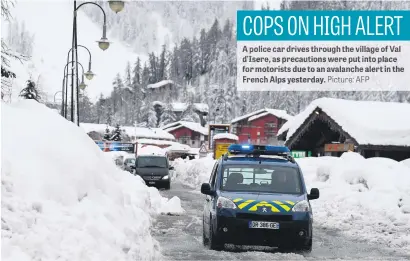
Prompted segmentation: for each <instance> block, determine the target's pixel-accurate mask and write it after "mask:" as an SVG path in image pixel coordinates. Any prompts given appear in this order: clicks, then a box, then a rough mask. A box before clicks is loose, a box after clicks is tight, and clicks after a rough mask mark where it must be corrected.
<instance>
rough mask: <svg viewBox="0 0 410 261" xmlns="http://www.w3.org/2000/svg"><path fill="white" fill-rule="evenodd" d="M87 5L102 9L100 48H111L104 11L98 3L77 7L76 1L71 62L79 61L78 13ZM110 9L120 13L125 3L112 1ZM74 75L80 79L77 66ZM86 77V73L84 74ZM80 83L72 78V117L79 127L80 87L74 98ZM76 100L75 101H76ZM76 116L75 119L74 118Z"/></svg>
mask: <svg viewBox="0 0 410 261" xmlns="http://www.w3.org/2000/svg"><path fill="white" fill-rule="evenodd" d="M86 4H92V5H95V6H97V7H98V8H100V9H101V11H102V12H103V15H104V24H103V35H102V37H101V39H100V40H99V41H97V42H98V46H99V47H100V49H101V50H103V51H105V50H107V49H108V47H109V46H110V42H109V41H108V39H107V17H106V14H105V12H104V9H103V8H102V7H101V6H100V5H99V4H97V3H94V2H84V3H82V4H80V5H79V6H77V1H76V0H74V16H73V38H72V49H73V50H72V58H71V60H72V61H74V62H77V61H78V52H77V49H78V43H77V40H78V37H77V11H78V9H80V7H81V6H83V5H86ZM109 4H110V8H111V9H112V10H113V11H114V12H116V13H118V12H120V11H121V10H122V9H123V8H124V3H123V1H110V3H109ZM72 74H73V75H75V77H76V78H77V79H78V66H77V64H75V68H72ZM83 75H84V73H83ZM86 77H87V79H92V77H93V74H91V73H89V72H87V74H86ZM75 82H78V80H74V76H72V77H71V115H72V121H73V122H75V123H77V125H78V126H80V112H79V109H78V100H79V88H80V86H79V85H78V84H76V86H75V87H76V88H75V92H76V97H74V83H75ZM80 85H81V87H84V85H82V84H80ZM74 98H75V101H74ZM73 116H74V117H73Z"/></svg>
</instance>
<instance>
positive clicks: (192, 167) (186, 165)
mask: <svg viewBox="0 0 410 261" xmlns="http://www.w3.org/2000/svg"><path fill="white" fill-rule="evenodd" d="M214 164H215V160H214V159H213V158H212V157H210V156H209V157H206V158H201V159H193V160H187V159H185V160H184V159H175V161H174V163H173V166H174V167H175V173H176V174H175V179H176V180H177V181H179V182H181V183H182V184H184V185H187V186H189V187H191V188H193V189H200V188H201V185H202V183H206V182H209V177H210V176H211V172H212V168H213V167H214Z"/></svg>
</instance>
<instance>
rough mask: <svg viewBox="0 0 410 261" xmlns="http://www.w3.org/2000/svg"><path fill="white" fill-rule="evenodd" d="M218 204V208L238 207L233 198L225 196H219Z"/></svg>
mask: <svg viewBox="0 0 410 261" xmlns="http://www.w3.org/2000/svg"><path fill="white" fill-rule="evenodd" d="M216 205H217V207H218V208H230V209H236V205H235V203H233V201H232V200H230V199H227V198H224V197H219V198H218V201H217V202H216Z"/></svg>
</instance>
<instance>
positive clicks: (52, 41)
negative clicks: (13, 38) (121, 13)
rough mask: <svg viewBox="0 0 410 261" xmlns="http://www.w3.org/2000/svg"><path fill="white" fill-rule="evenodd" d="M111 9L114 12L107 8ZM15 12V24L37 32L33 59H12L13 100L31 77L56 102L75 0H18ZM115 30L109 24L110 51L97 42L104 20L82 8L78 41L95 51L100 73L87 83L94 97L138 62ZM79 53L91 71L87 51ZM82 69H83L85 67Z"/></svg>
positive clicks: (94, 65) (95, 69) (94, 60)
mask: <svg viewBox="0 0 410 261" xmlns="http://www.w3.org/2000/svg"><path fill="white" fill-rule="evenodd" d="M108 12H112V11H111V10H107V13H108ZM11 13H12V16H13V18H14V20H13V21H12V23H16V22H17V23H18V24H22V23H23V22H24V25H25V30H26V31H28V32H29V33H30V34H31V35H34V43H33V46H32V58H31V60H30V61H27V62H25V63H24V64H23V65H22V64H21V63H20V62H18V61H15V60H12V61H11V63H12V64H11V65H12V66H11V68H12V69H13V71H14V72H15V73H16V74H17V79H15V80H14V83H13V84H14V90H13V96H14V99H13V100H15V97H16V96H17V95H18V93H19V91H20V90H21V88H22V86H24V85H25V82H26V81H27V80H28V79H29V78H30V76H31V77H32V79H33V80H34V81H35V82H38V85H39V87H40V88H41V89H42V90H43V91H44V92H47V93H48V101H50V102H52V101H53V99H54V94H55V93H56V92H57V91H60V90H61V87H62V79H63V75H64V74H63V69H64V66H65V64H66V60H67V54H68V51H69V49H70V48H71V38H72V1H68V0H65V1H27V0H24V1H17V2H16V4H15V7H14V8H12V9H11ZM113 13H114V12H113ZM8 26H9V23H8V22H3V23H2V32H3V35H2V37H5V38H7V35H4V34H7V33H8V31H9V30H8V28H9V27H8ZM111 29H112V28H110V27H109V26H108V27H107V30H108V35H107V37H108V39H109V41H111V42H113V43H112V44H111V46H110V47H109V49H108V50H106V51H102V50H101V49H99V48H98V45H97V43H96V41H97V40H99V39H101V36H102V23H100V24H96V23H93V22H92V21H91V20H90V19H89V18H88V17H87V15H86V14H85V13H84V12H83V11H81V10H80V11H79V14H78V44H80V45H84V46H86V47H87V48H88V49H89V50H90V51H91V55H92V71H93V72H94V73H95V74H96V75H97V76H96V77H94V79H93V80H92V81H87V82H86V83H87V84H88V87H87V92H88V95H89V96H90V99H92V100H95V99H96V97H97V96H98V95H99V94H100V93H103V94H104V95H108V94H109V93H110V92H111V90H112V81H113V80H114V78H115V75H116V74H117V73H118V71H124V70H125V66H126V63H127V61H130V62H132V63H134V62H135V60H136V57H137V54H136V53H134V52H132V51H131V50H130V49H129V48H127V47H125V46H124V45H123V44H121V43H120V41H119V40H117V39H115V38H113V37H112V36H111V35H112V30H111ZM9 47H10V48H13V46H9ZM14 48H16V47H14ZM78 56H79V61H80V62H81V63H82V65H83V66H84V67H85V68H84V69H85V70H87V67H88V59H89V55H88V53H87V51H86V50H85V49H83V48H80V49H79V51H78ZM142 58H143V57H142ZM121 68H123V69H121ZM79 71H80V72H81V68H79ZM57 97H58V96H57Z"/></svg>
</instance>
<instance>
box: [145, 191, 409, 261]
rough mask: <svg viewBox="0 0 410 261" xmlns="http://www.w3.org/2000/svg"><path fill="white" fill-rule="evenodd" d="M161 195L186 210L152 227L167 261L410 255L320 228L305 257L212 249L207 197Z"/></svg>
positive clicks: (394, 257)
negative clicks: (206, 230)
mask: <svg viewBox="0 0 410 261" xmlns="http://www.w3.org/2000/svg"><path fill="white" fill-rule="evenodd" d="M161 195H162V196H164V197H167V198H171V197H173V196H177V197H179V198H180V199H181V205H182V207H183V208H184V209H185V211H186V213H185V214H183V215H180V216H168V215H163V216H159V217H158V218H157V220H156V221H155V222H154V224H153V231H152V234H153V236H154V238H155V239H156V240H158V241H159V243H160V246H161V252H162V255H163V259H164V260H197V261H199V260H410V254H405V253H399V252H394V251H392V250H390V249H386V248H385V246H380V245H379V246H378V245H369V244H367V243H366V242H360V241H358V240H357V239H352V238H349V237H346V236H345V235H343V234H341V233H340V232H338V231H336V230H329V229H325V228H322V227H320V226H318V225H315V227H314V239H313V250H312V252H311V253H309V254H305V255H301V254H293V253H290V254H284V253H276V252H275V251H274V249H270V250H269V249H268V250H266V249H262V250H261V249H258V248H256V249H255V248H251V249H245V250H244V249H239V250H238V249H235V248H230V249H228V250H225V251H213V250H209V249H206V247H204V246H203V245H202V209H203V200H204V196H203V195H201V194H200V193H199V191H195V190H192V188H188V187H185V186H183V185H181V184H179V183H174V184H172V187H171V190H169V191H165V190H163V191H161ZM246 250H247V251H246Z"/></svg>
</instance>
